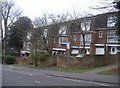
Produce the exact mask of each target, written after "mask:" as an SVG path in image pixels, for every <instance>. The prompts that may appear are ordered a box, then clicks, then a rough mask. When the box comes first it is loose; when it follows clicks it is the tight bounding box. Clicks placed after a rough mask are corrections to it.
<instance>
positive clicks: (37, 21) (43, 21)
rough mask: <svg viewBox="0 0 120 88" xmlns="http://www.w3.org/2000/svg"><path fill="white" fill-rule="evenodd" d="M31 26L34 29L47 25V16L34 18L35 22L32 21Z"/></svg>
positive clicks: (44, 14)
mask: <svg viewBox="0 0 120 88" xmlns="http://www.w3.org/2000/svg"><path fill="white" fill-rule="evenodd" d="M33 24H34V26H35V27H42V26H46V25H48V24H49V19H48V17H47V14H46V13H43V15H42V16H41V17H36V18H35V20H34V21H33Z"/></svg>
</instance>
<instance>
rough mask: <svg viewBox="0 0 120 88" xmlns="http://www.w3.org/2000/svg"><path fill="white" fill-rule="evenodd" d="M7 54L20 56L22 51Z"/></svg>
mask: <svg viewBox="0 0 120 88" xmlns="http://www.w3.org/2000/svg"><path fill="white" fill-rule="evenodd" d="M7 54H9V55H12V56H20V52H17V51H10V52H8V53H7Z"/></svg>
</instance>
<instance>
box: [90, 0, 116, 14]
mask: <svg viewBox="0 0 120 88" xmlns="http://www.w3.org/2000/svg"><path fill="white" fill-rule="evenodd" d="M90 9H92V10H94V11H98V12H99V13H106V12H114V11H117V9H116V8H115V5H114V0H100V1H99V2H98V3H97V4H96V5H95V6H94V7H90Z"/></svg>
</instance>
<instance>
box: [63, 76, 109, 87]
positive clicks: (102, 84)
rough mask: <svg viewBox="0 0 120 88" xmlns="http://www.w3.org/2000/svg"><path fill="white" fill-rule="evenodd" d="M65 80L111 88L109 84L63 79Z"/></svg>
mask: <svg viewBox="0 0 120 88" xmlns="http://www.w3.org/2000/svg"><path fill="white" fill-rule="evenodd" d="M63 79H64V80H68V81H74V82H83V83H90V84H97V85H101V86H110V85H108V84H104V83H98V82H92V81H83V80H75V79H68V78H63Z"/></svg>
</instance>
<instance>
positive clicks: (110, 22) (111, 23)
mask: <svg viewBox="0 0 120 88" xmlns="http://www.w3.org/2000/svg"><path fill="white" fill-rule="evenodd" d="M116 19H117V17H116V16H110V17H108V20H107V27H114V26H115V23H116Z"/></svg>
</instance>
